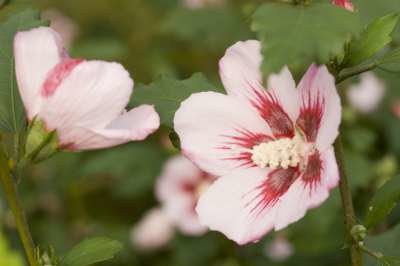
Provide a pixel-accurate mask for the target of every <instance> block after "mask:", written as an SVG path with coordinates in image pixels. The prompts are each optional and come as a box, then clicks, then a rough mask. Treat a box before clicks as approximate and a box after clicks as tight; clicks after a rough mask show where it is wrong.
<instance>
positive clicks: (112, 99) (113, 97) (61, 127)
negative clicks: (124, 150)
mask: <svg viewBox="0 0 400 266" xmlns="http://www.w3.org/2000/svg"><path fill="white" fill-rule="evenodd" d="M132 87H133V81H132V79H131V78H130V76H129V73H128V72H127V71H126V70H125V69H124V68H123V67H122V66H121V65H120V64H117V63H108V62H102V61H88V62H82V63H80V64H79V65H77V66H76V67H75V68H74V69H73V70H72V71H71V73H69V75H67V76H66V77H64V79H63V80H62V81H61V83H60V84H59V85H58V86H57V88H55V89H54V90H55V91H54V92H53V93H52V94H51V95H49V96H47V97H46V96H43V103H42V108H41V110H40V114H39V117H40V118H42V119H43V120H44V121H45V122H46V125H47V127H48V128H49V129H56V128H57V130H58V132H59V134H60V135H62V134H63V133H64V132H66V131H68V130H70V129H71V128H75V127H83V128H87V129H103V128H105V127H106V126H107V125H109V124H110V123H111V121H113V120H114V119H116V118H117V117H119V116H120V114H121V113H122V111H123V110H124V107H125V106H126V105H127V103H128V101H129V97H130V95H131V93H132Z"/></svg>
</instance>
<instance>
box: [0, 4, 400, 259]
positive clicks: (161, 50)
mask: <svg viewBox="0 0 400 266" xmlns="http://www.w3.org/2000/svg"><path fill="white" fill-rule="evenodd" d="M262 2H267V1H261V0H260V1H255V0H254V1H251V0H248V1H246V0H232V1H226V3H225V5H222V6H211V5H210V6H207V7H204V8H200V9H188V8H185V7H184V6H183V5H182V3H181V1H179V0H85V1H81V0H68V1H66V0H36V1H35V4H36V5H37V6H38V7H39V8H41V9H42V10H48V9H52V10H54V9H57V10H58V12H61V13H62V14H64V15H65V16H67V17H69V18H70V19H71V21H72V23H73V26H72V27H73V31H74V34H73V35H74V36H73V38H71V44H70V47H69V49H70V51H71V54H72V55H73V56H75V57H83V58H93V59H94V58H95V59H105V60H113V61H119V62H121V63H122V64H123V65H124V66H125V67H126V68H127V69H129V71H130V73H131V74H132V76H133V78H134V80H135V82H136V84H139V83H143V84H148V83H150V82H151V81H153V80H154V79H156V78H157V77H158V76H160V75H169V76H172V77H176V78H179V79H185V78H188V77H189V76H191V74H192V73H194V72H202V73H204V74H205V75H206V76H207V77H208V78H209V79H210V80H212V81H213V82H214V84H215V85H216V86H218V87H221V85H220V81H219V78H218V60H219V58H221V57H222V55H223V54H224V52H225V49H226V48H227V47H229V46H230V45H231V44H233V43H234V42H236V41H238V40H246V39H249V38H255V35H254V33H252V32H251V31H250V27H249V26H250V23H251V21H250V16H251V14H252V12H253V11H254V10H255V8H256V7H257V5H259V4H260V3H262ZM354 4H355V6H356V8H357V9H358V10H359V11H360V14H361V17H362V19H363V20H364V21H365V22H370V21H371V20H372V19H373V18H376V17H379V16H383V15H385V14H387V13H389V12H394V11H400V2H399V1H398V0H379V1H376V0H354ZM394 39H395V42H396V43H397V44H399V43H400V30H396V32H395V34H394ZM376 74H377V75H378V76H379V77H380V78H381V79H382V80H383V81H384V83H385V84H386V88H387V89H386V94H385V99H384V101H383V103H382V104H381V105H380V107H379V110H377V111H375V112H374V113H372V114H368V115H363V114H361V113H359V112H357V111H356V110H355V109H354V108H352V107H351V106H349V105H348V104H347V102H345V103H344V104H345V107H344V122H343V123H344V127H343V134H344V140H345V148H346V162H347V164H346V167H347V169H348V172H349V173H350V174H349V176H350V179H351V186H352V190H353V192H354V196H355V204H356V210H357V212H358V215H359V217H363V216H364V215H365V211H366V210H367V208H368V205H367V204H368V201H369V200H370V199H371V197H372V195H373V192H374V191H375V190H376V189H377V188H378V187H379V186H380V185H382V184H383V183H384V182H385V181H386V180H388V179H391V178H396V177H395V175H396V173H397V172H398V163H399V158H400V118H399V117H396V116H395V115H394V114H393V112H392V109H393V105H394V104H395V103H396V102H398V101H400V74H399V73H398V72H397V71H396V70H387V69H385V70H378V71H376ZM356 81H357V80H356V79H355V80H353V81H348V82H345V83H344V84H342V85H341V87H342V88H344V89H345V88H346V87H347V86H348V85H350V84H351V83H352V82H356ZM204 90H207V88H204ZM133 97H134V96H133ZM169 133H170V129H169V128H166V127H163V128H161V129H160V130H159V132H158V133H157V134H155V135H153V136H152V137H151V138H149V139H148V140H146V141H144V142H141V143H131V144H128V145H124V146H122V147H117V148H114V149H109V150H104V151H94V152H85V153H62V154H57V155H56V156H54V157H53V158H52V159H50V160H48V161H46V162H45V163H42V164H39V165H37V166H34V167H31V168H30V169H28V170H27V171H26V173H24V180H23V181H22V182H21V195H22V196H23V200H24V205H25V209H26V210H27V213H28V216H29V221H30V224H31V227H32V231H33V235H34V238H35V239H36V240H37V242H38V243H40V244H41V245H42V246H43V247H47V246H49V245H52V246H54V248H55V249H56V251H57V252H59V253H60V254H63V253H65V252H66V251H67V250H68V249H70V248H71V246H73V245H74V244H76V243H77V242H79V241H80V240H81V239H83V238H85V237H88V236H97V235H99V236H107V237H110V238H112V239H117V240H120V241H121V242H122V243H124V246H125V248H124V249H123V251H122V252H121V253H120V254H119V255H118V256H117V258H116V259H115V260H113V261H109V262H106V263H104V265H121V266H122V265H126V266H134V265H141V266H145V265H157V266H164V265H165V266H168V265H174V266H188V265H190V266H197V265H198V266H203V265H211V266H212V265H215V266H217V265H218V266H221V265H222V266H242V265H243V266H261V265H296V266H301V265H307V266H313V265H327V266H329V265H335V266H337V265H347V264H346V261H348V258H347V251H346V250H344V249H343V245H344V242H343V233H342V232H343V221H342V211H341V205H340V197H339V192H338V191H337V189H335V190H334V191H333V193H332V196H331V197H330V198H329V200H327V202H325V203H324V204H323V205H322V206H321V207H320V208H317V209H315V210H312V211H309V213H308V214H307V215H306V217H305V218H304V219H302V220H301V221H299V222H298V223H295V224H293V225H291V226H290V227H289V228H288V229H286V230H285V231H283V232H280V233H279V234H280V235H284V236H285V237H287V238H288V240H289V241H290V242H291V243H292V244H293V246H294V255H293V256H292V257H290V258H289V259H287V260H285V261H283V262H279V263H278V262H274V261H272V260H271V259H270V258H269V257H268V256H267V255H266V250H267V246H268V245H269V244H270V243H271V242H272V240H273V239H274V235H275V234H274V233H271V234H269V235H268V236H267V237H265V238H264V240H262V241H260V242H259V243H256V244H253V245H248V246H244V247H238V246H237V245H236V244H234V243H233V242H231V241H229V240H227V239H226V238H225V237H223V236H222V235H221V234H218V233H214V232H210V233H207V234H206V235H205V236H203V237H187V236H184V235H181V234H179V233H177V234H176V235H175V237H174V239H173V240H172V242H171V243H169V244H168V246H167V247H165V248H163V249H161V250H158V251H153V252H141V251H140V250H137V249H135V248H134V247H133V246H132V244H131V241H130V231H131V229H132V227H133V226H134V225H135V224H136V223H137V222H138V221H139V220H140V218H141V217H142V216H143V214H144V213H146V211H147V210H149V209H150V208H152V207H154V206H157V205H158V203H157V201H156V199H155V197H154V182H155V180H156V178H157V176H158V175H159V174H160V171H161V168H162V165H163V163H164V162H165V160H166V159H167V158H168V157H170V156H171V155H173V154H175V153H177V152H178V151H177V150H176V149H174V148H173V147H172V145H171V144H170V142H169V139H168V134H169ZM0 207H1V208H0V225H1V228H2V231H3V232H0V265H1V266H3V265H4V266H6V265H7V266H19V265H23V262H22V260H21V258H20V257H19V256H18V254H16V253H15V251H11V247H13V249H14V250H18V251H21V250H22V249H21V247H20V244H19V241H18V238H17V235H16V233H15V230H14V229H15V225H14V222H13V219H12V217H11V214H10V213H9V212H8V211H7V210H6V208H5V203H4V201H1V202H0ZM399 221H400V208H399V207H397V208H396V209H395V210H394V211H393V212H392V214H391V215H390V216H389V217H388V219H386V221H385V222H383V223H382V224H380V225H379V226H378V227H377V228H375V229H374V230H373V232H372V233H373V234H372V236H371V237H370V238H369V239H368V243H371V246H374V247H376V249H377V250H380V251H387V252H388V254H389V255H390V254H392V255H399V254H393V253H396V252H397V253H398V243H399V242H400V233H399V232H400V231H399V225H397V224H398V223H399ZM396 225H397V227H396ZM5 236H6V237H7V238H4V237H5ZM6 239H7V240H6ZM6 242H7V243H6ZM8 242H9V243H8ZM4 261H5V262H4ZM368 263H370V264H369V265H374V261H372V260H369V261H368Z"/></svg>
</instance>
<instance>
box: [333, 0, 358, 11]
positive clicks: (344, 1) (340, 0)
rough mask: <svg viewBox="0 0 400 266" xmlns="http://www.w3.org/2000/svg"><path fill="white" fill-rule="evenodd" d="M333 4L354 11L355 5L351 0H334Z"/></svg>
mask: <svg viewBox="0 0 400 266" xmlns="http://www.w3.org/2000/svg"><path fill="white" fill-rule="evenodd" d="M332 4H334V5H336V6H340V7H343V8H345V9H347V10H349V11H352V12H353V11H354V6H353V3H352V2H351V0H332Z"/></svg>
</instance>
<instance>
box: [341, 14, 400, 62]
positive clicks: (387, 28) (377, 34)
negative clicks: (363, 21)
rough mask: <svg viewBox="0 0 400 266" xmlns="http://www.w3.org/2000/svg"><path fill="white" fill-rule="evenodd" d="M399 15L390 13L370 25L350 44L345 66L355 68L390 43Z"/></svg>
mask: <svg viewBox="0 0 400 266" xmlns="http://www.w3.org/2000/svg"><path fill="white" fill-rule="evenodd" d="M398 20H399V15H398V14H395V13H392V14H389V15H386V16H383V17H380V18H378V19H376V20H375V21H373V22H372V23H370V24H369V25H368V26H367V27H366V28H365V30H364V31H363V32H362V34H361V36H360V38H358V39H356V40H355V41H353V42H352V43H350V50H349V61H348V62H347V66H355V65H358V64H360V63H362V62H363V61H365V60H367V59H369V58H371V57H372V56H373V55H375V54H376V53H377V52H379V51H380V50H381V49H382V48H383V47H385V46H386V45H387V44H389V43H390V42H392V33H393V31H394V29H395V28H396V25H397V22H398Z"/></svg>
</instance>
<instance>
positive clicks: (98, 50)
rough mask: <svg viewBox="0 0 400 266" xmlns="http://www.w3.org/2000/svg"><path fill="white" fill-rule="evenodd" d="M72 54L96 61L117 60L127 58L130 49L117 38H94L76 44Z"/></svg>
mask: <svg viewBox="0 0 400 266" xmlns="http://www.w3.org/2000/svg"><path fill="white" fill-rule="evenodd" d="M71 54H72V55H73V56H74V57H82V58H87V59H94V60H115V59H116V58H121V59H122V58H123V57H124V56H126V55H127V54H128V48H127V47H126V45H125V44H124V43H122V42H121V41H120V40H118V39H116V38H104V37H103V38H93V39H88V40H81V41H79V42H78V43H76V44H75V45H74V46H73V49H72V51H71Z"/></svg>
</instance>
